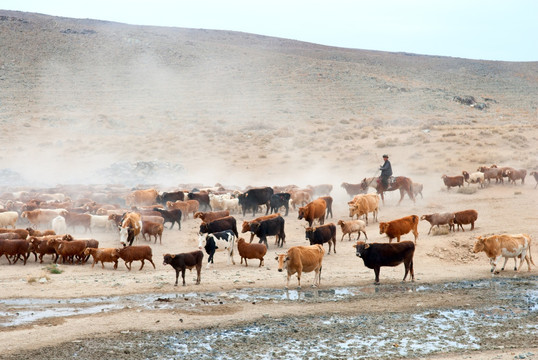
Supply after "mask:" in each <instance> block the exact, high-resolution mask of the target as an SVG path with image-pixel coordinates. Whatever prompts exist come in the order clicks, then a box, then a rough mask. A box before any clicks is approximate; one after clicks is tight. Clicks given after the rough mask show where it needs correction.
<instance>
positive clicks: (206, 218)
mask: <svg viewBox="0 0 538 360" xmlns="http://www.w3.org/2000/svg"><path fill="white" fill-rule="evenodd" d="M226 216H230V211H228V210H219V211H208V212H201V211H197V212H195V213H194V218H195V219H197V218H198V219H201V220H202V222H206V223H207V222H211V221H213V220H216V219H220V218H223V217H226Z"/></svg>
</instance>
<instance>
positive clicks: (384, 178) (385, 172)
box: [379, 154, 392, 191]
mask: <svg viewBox="0 0 538 360" xmlns="http://www.w3.org/2000/svg"><path fill="white" fill-rule="evenodd" d="M383 160H384V161H385V162H384V163H383V165H381V167H380V168H379V170H381V176H380V178H381V184H383V190H385V191H386V190H387V189H388V188H389V178H390V177H391V176H392V166H391V165H390V161H389V156H388V155H387V154H385V155H383Z"/></svg>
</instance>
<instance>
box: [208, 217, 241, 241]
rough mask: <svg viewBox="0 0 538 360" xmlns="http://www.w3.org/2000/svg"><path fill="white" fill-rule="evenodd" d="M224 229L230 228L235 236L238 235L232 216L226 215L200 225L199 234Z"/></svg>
mask: <svg viewBox="0 0 538 360" xmlns="http://www.w3.org/2000/svg"><path fill="white" fill-rule="evenodd" d="M224 230H232V231H233V233H234V234H235V236H236V237H239V234H238V232H237V221H236V220H235V218H234V217H233V216H226V217H223V218H220V219H217V220H213V221H211V222H208V223H202V224H201V225H200V231H199V234H209V233H214V232H219V231H224Z"/></svg>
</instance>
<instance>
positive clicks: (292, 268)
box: [275, 244, 325, 289]
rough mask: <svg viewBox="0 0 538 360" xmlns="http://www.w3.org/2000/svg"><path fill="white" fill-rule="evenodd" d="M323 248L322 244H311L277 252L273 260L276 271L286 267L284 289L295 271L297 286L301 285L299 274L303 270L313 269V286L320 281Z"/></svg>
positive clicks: (309, 270) (317, 284)
mask: <svg viewBox="0 0 538 360" xmlns="http://www.w3.org/2000/svg"><path fill="white" fill-rule="evenodd" d="M324 254H325V250H324V249H323V246H321V245H319V244H316V245H311V246H292V247H290V248H289V249H288V252H287V253H285V254H277V256H276V258H275V260H277V261H278V271H279V272H282V270H283V269H286V270H287V272H288V277H287V281H286V289H287V288H288V286H289V284H290V277H291V276H292V275H293V274H295V273H297V282H298V287H299V288H300V287H301V274H302V273H303V272H311V271H315V272H316V274H315V276H314V283H313V286H314V287H316V286H319V285H320V283H321V265H322V261H323V255H324Z"/></svg>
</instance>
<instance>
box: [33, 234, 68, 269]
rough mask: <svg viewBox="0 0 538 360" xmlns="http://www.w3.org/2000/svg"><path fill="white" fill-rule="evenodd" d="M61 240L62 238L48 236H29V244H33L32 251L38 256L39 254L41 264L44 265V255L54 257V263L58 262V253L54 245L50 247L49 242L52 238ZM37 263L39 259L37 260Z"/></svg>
mask: <svg viewBox="0 0 538 360" xmlns="http://www.w3.org/2000/svg"><path fill="white" fill-rule="evenodd" d="M51 236H54V237H57V238H59V239H61V237H62V236H56V235H48V236H42V237H40V236H31V235H30V236H29V237H28V242H29V243H30V244H31V251H32V252H33V253H34V254H35V255H36V256H37V254H39V263H43V256H44V255H52V257H53V260H54V263H57V262H58V253H57V252H56V249H54V247H53V246H52V245H49V243H48V240H49V239H51V238H52V237H51ZM36 261H37V259H36Z"/></svg>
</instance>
